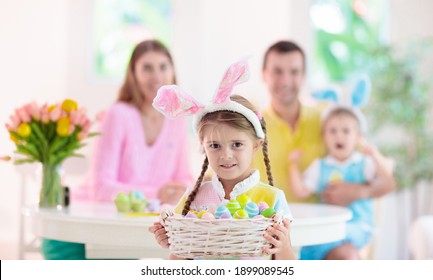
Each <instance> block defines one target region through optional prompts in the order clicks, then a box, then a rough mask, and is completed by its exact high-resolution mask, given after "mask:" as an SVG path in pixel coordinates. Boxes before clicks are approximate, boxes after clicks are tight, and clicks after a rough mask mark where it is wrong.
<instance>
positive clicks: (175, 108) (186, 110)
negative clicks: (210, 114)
mask: <svg viewBox="0 0 433 280" xmlns="http://www.w3.org/2000/svg"><path fill="white" fill-rule="evenodd" d="M153 106H154V107H155V108H156V109H157V110H158V111H160V112H161V113H163V114H164V115H165V116H167V117H170V118H175V117H177V116H186V115H191V114H194V113H196V112H197V111H199V110H200V109H202V108H203V106H202V105H201V104H200V103H198V102H197V101H196V100H195V99H194V98H193V97H192V96H190V95H189V94H187V93H186V92H184V91H183V90H182V89H181V88H179V87H178V86H173V85H172V86H163V87H161V88H160V89H159V90H158V94H157V95H156V97H155V99H154V100H153Z"/></svg>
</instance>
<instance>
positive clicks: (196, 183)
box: [182, 157, 209, 216]
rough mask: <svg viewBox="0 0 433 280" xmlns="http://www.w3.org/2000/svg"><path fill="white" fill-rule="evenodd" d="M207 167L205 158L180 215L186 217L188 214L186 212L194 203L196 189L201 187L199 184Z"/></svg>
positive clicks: (207, 163) (207, 162)
mask: <svg viewBox="0 0 433 280" xmlns="http://www.w3.org/2000/svg"><path fill="white" fill-rule="evenodd" d="M208 165H209V161H208V159H207V157H206V158H205V159H204V162H203V165H202V167H201V173H200V176H199V177H198V178H197V181H196V182H195V186H194V189H193V190H192V192H191V193H190V194H189V196H188V199H187V200H186V201H185V205H184V207H183V210H182V215H184V216H185V215H186V214H187V213H188V211H189V210H190V209H189V207H190V206H191V202H193V201H194V199H195V196H196V195H197V193H198V189H199V187H200V185H201V182H202V181H203V177H204V175H205V173H206V170H207V167H208Z"/></svg>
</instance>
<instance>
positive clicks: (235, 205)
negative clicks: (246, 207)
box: [226, 199, 241, 215]
mask: <svg viewBox="0 0 433 280" xmlns="http://www.w3.org/2000/svg"><path fill="white" fill-rule="evenodd" d="M226 207H227V209H229V211H230V214H232V215H233V214H234V213H235V212H236V211H238V210H240V209H241V205H240V204H239V202H238V201H237V200H236V199H230V200H229V202H227V204H226Z"/></svg>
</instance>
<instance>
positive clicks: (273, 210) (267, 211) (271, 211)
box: [260, 208, 276, 218]
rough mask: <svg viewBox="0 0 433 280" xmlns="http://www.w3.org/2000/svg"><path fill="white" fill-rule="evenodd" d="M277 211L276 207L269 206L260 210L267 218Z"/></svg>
mask: <svg viewBox="0 0 433 280" xmlns="http://www.w3.org/2000/svg"><path fill="white" fill-rule="evenodd" d="M275 213H276V211H275V209H274V208H267V209H265V210H263V211H262V212H260V214H261V215H263V216H265V217H266V218H270V217H272V215H274V214H275Z"/></svg>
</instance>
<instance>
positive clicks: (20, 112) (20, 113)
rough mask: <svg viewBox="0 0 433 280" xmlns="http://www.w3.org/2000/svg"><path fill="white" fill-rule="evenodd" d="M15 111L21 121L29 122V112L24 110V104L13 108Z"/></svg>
mask: <svg viewBox="0 0 433 280" xmlns="http://www.w3.org/2000/svg"><path fill="white" fill-rule="evenodd" d="M15 113H16V114H17V116H18V117H19V118H20V120H21V122H26V123H28V122H30V121H31V120H32V118H31V115H30V113H29V112H28V111H27V110H26V108H25V106H24V107H21V108H19V109H16V110H15Z"/></svg>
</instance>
